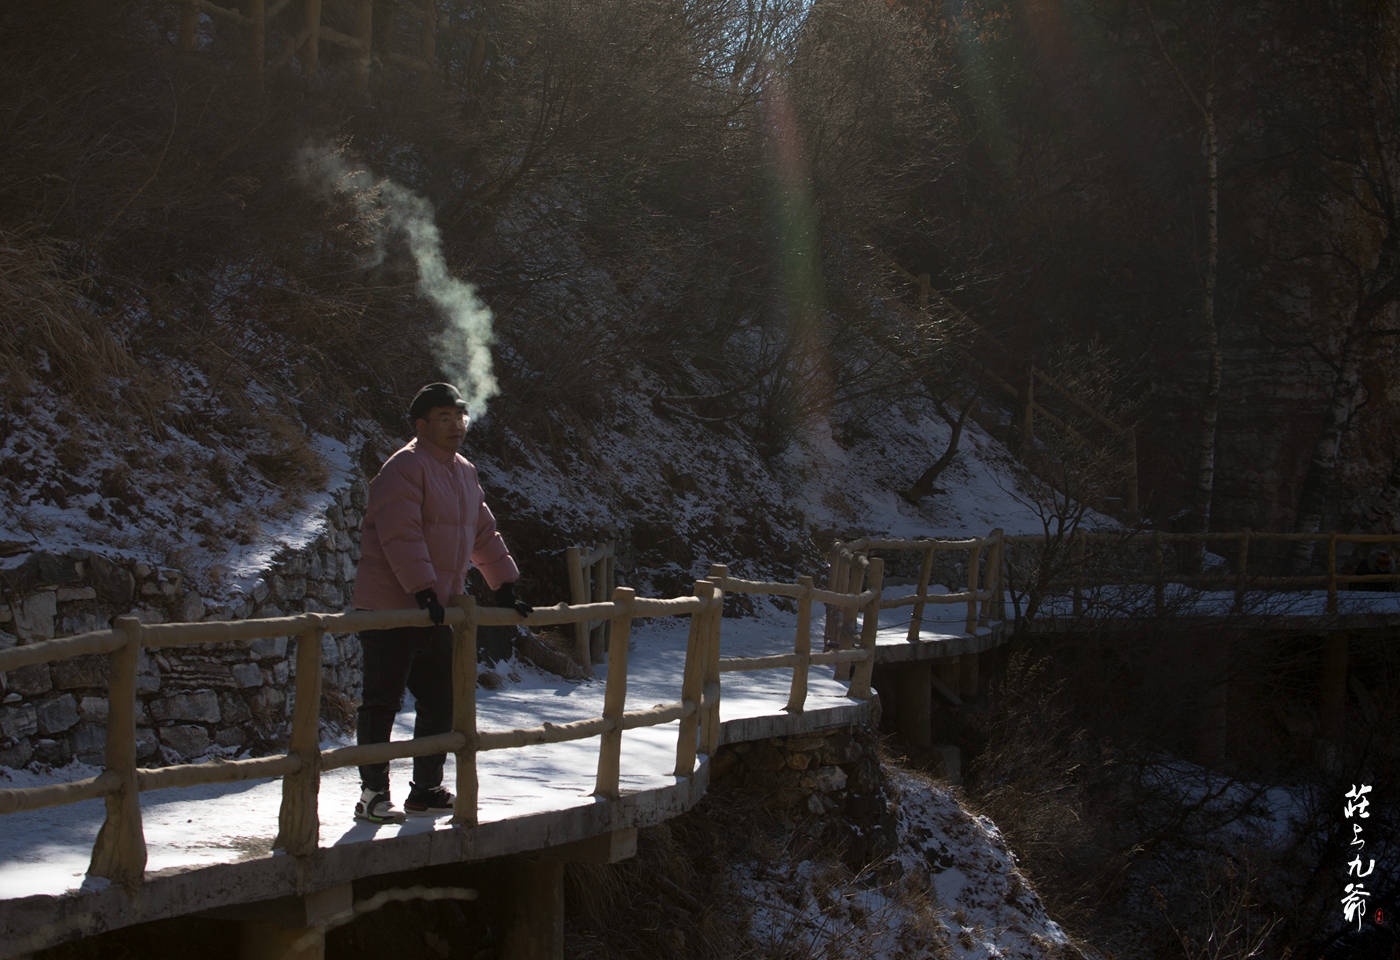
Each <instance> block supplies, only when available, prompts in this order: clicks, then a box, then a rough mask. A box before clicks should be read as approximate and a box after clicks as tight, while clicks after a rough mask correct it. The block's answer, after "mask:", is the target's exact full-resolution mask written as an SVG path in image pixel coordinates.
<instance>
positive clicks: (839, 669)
mask: <svg viewBox="0 0 1400 960" xmlns="http://www.w3.org/2000/svg"><path fill="white" fill-rule="evenodd" d="M874 562H875V561H874V560H873V559H867V560H866V563H865V564H861V563H857V562H855V558H854V557H852V559H851V561H850V562H848V563H847V564H846V565H845V577H846V582H845V583H844V584H843V585H842V587H841V590H840V592H841V593H861V592H862V590H863V588H864V586H865V578H866V575H867V573H868V565H869V564H871V563H874ZM842 611H843V613H842V617H841V632H840V635H839V636H838V637H837V638H836V640H837V643H836V648H837V649H838V650H849V649H851V645H852V643H853V642H854V640H855V628H854V625H853V621H854V620H855V615H854V613H851V612H845V611H846V608H844V607H843V608H842ZM833 674H834V678H835V679H836V680H838V681H840V680H850V679H851V665H850V663H849V662H846V663H838V664H836V669H835V670H834V671H833Z"/></svg>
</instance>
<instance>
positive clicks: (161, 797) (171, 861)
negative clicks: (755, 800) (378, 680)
mask: <svg viewBox="0 0 1400 960" xmlns="http://www.w3.org/2000/svg"><path fill="white" fill-rule="evenodd" d="M794 624H795V618H793V617H791V616H785V615H783V614H780V613H778V612H776V611H772V610H769V611H766V612H764V613H762V614H760V615H758V616H753V617H743V618H735V617H730V618H726V619H725V621H724V624H723V632H722V643H721V655H722V656H725V657H737V656H757V655H761V654H765V653H775V652H781V651H785V650H791V649H792V645H793V642H794V640H795V632H794ZM822 629H823V623H822V622H821V621H820V619H817V620H816V621H815V622H814V624H813V627H812V632H813V643H814V646H815V647H816V648H820V643H821V633H822ZM687 632H688V622H687V620H686V619H685V618H670V619H666V620H650V621H644V622H639V623H638V624H637V625H636V627H635V628H634V630H633V633H632V637H631V642H630V644H629V653H628V708H629V709H638V708H642V707H646V706H650V705H652V704H654V703H661V702H672V701H675V700H677V699H679V696H680V688H679V678H680V673H681V665H682V664H683V663H684V659H685V646H686V636H687ZM896 632H898V634H899V636H900V637H901V638H902V637H903V632H904V627H902V626H900V627H898V628H897V629H896ZM498 669H499V670H500V671H501V672H502V673H504V674H506V675H507V682H506V684H505V685H504V686H503V687H501V688H500V689H498V690H487V689H480V690H478V725H479V728H480V729H482V730H506V729H512V728H519V727H531V726H538V725H541V724H542V723H545V722H550V723H566V722H569V721H573V720H580V719H584V718H587V717H593V716H598V715H600V714H601V712H602V707H603V694H604V684H603V682H602V680H603V678H605V677H606V664H603V665H600V666H598V667H597V668H596V673H595V678H594V679H592V680H586V681H581V682H570V681H565V680H561V679H560V678H558V677H556V676H553V675H550V674H545V673H542V672H540V671H539V670H537V669H535V668H533V667H531V666H530V665H528V664H524V663H521V662H518V661H510V662H508V663H505V664H501V665H498ZM790 681H791V671H790V670H773V671H763V672H753V671H744V672H738V673H727V674H724V675H723V686H722V698H721V719H722V720H723V721H729V720H734V719H738V718H742V717H752V716H763V715H769V714H774V713H778V712H780V711H781V709H782V706H783V704H784V703H786V700H787V696H788V690H789V683H790ZM845 693H846V687H845V684H843V683H837V682H836V681H834V680H832V679H831V677H830V671H829V669H827V670H822V669H818V670H814V671H813V672H812V675H811V678H810V682H809V688H808V701H807V707H808V709H809V710H812V709H818V708H821V707H824V706H838V705H841V704H845V703H849V702H850V701H849V700H847V699H846V696H845ZM412 726H413V712H412V704H411V701H410V703H409V704H408V707H407V709H406V710H405V711H404V712H402V713H401V714H400V716H399V718H398V721H397V723H396V729H395V734H394V738H395V739H408V738H410V737H411V736H412ZM677 733H678V725H677V724H676V723H669V724H665V725H661V726H657V727H649V728H642V729H638V730H631V731H628V732H627V733H626V734H624V737H623V750H622V783H621V785H622V788H623V790H624V791H634V790H646V789H649V788H656V787H662V786H668V785H670V784H672V783H674V782H675V777H674V776H673V775H672V774H671V770H672V769H673V767H674V763H675V749H676V737H677ZM344 742H345V741H327V742H326V743H324V744H323V745H322V746H323V748H330V747H334V746H339V745H341V744H342V743H344ZM597 756H598V738H596V737H595V738H589V739H587V740H580V741H573V742H569V743H560V744H548V745H543V746H536V747H531V748H525V749H520V750H510V751H491V752H487V753H483V754H480V755H479V756H478V771H479V778H480V804H479V817H480V819H481V820H482V821H492V820H500V819H506V818H509V817H514V816H522V815H526V814H530V813H534V812H538V811H544V810H551V809H566V808H568V807H571V806H578V805H587V804H592V803H595V802H597V801H596V800H595V799H594V798H593V797H592V796H591V793H592V790H593V786H594V780H593V778H594V775H595V773H596V769H597ZM410 763H411V761H397V762H396V763H395V766H394V768H393V778H394V784H395V788H396V795H397V797H398V798H399V799H402V797H403V795H404V791H405V788H406V781H407V779H408V769H409V765H410ZM98 772H100V771H98V770H95V769H92V768H89V767H84V766H82V765H79V764H74V765H72V766H69V767H66V768H64V769H62V770H58V771H51V772H47V773H43V774H39V773H35V772H31V771H16V770H5V769H0V787H25V786H35V785H39V784H43V783H50V782H54V781H55V780H72V779H79V778H82V777H87V776H93V775H95V774H96V773H98ZM890 774H891V776H892V777H893V781H892V793H893V794H894V795H895V796H896V797H897V800H896V808H895V812H896V814H897V817H898V824H899V827H898V829H899V836H900V847H899V851H898V853H897V854H896V857H897V859H898V861H899V863H900V867H899V871H898V879H897V881H893V882H892V883H893V885H891V884H889V883H884V882H879V881H876V880H874V879H872V878H871V877H858V878H855V879H853V880H843V881H837V882H836V888H835V889H836V891H837V893H836V895H834V897H833V895H832V894H831V892H830V891H829V890H828V891H827V892H826V893H821V892H818V891H822V890H827V888H828V887H830V886H831V883H832V881H831V879H830V878H829V877H824V876H823V875H822V873H821V871H819V870H818V868H817V867H816V866H815V865H813V864H811V863H810V862H808V863H803V864H798V865H797V866H796V868H795V873H793V874H789V873H788V872H787V871H788V866H787V865H784V864H780V863H750V864H738V865H736V866H735V867H734V872H733V876H734V877H735V878H736V879H735V881H734V882H735V884H736V886H737V887H738V888H739V890H740V893H741V895H742V896H743V897H744V899H745V900H746V901H747V902H748V903H749V904H750V905H751V908H752V911H753V921H752V924H753V931H754V934H755V936H756V937H757V938H758V939H759V940H760V941H762V942H767V941H773V942H775V943H777V942H781V943H788V944H795V943H799V942H801V943H810V944H811V946H812V953H813V955H817V954H818V953H820V954H821V955H824V956H830V957H833V958H836V957H847V956H850V957H857V956H859V957H871V956H880V957H890V958H893V957H897V956H902V955H904V951H905V949H906V948H907V949H909V950H911V951H915V953H914V955H924V954H922V953H919V952H917V951H918V950H922V949H925V948H927V946H928V943H929V942H930V938H932V939H933V940H934V941H936V942H941V943H945V944H947V945H948V947H949V949H951V950H952V951H953V953H952V954H951V955H952V956H956V957H968V958H974V957H987V958H992V957H996V958H1001V957H1007V958H1016V957H1025V958H1033V957H1040V956H1046V955H1048V954H1049V951H1050V950H1051V949H1052V947H1053V946H1054V945H1055V944H1060V943H1064V942H1065V941H1066V938H1065V935H1064V933H1063V932H1062V931H1061V930H1060V928H1059V927H1058V926H1057V925H1056V924H1055V923H1054V922H1053V921H1052V920H1050V919H1049V918H1048V917H1047V916H1046V915H1045V911H1044V908H1043V907H1042V906H1041V904H1040V901H1039V899H1038V897H1036V896H1035V894H1034V893H1033V892H1031V891H1030V889H1029V887H1028V886H1027V884H1026V882H1025V880H1024V878H1023V877H1022V876H1021V875H1020V873H1019V871H1018V870H1017V868H1016V865H1015V857H1014V855H1013V854H1011V853H1010V851H1009V850H1007V848H1006V846H1005V844H1004V843H1003V842H1002V840H1001V837H1000V834H999V833H998V832H997V830H996V827H995V825H994V824H992V823H991V822H990V821H988V820H986V819H985V818H980V817H972V816H970V815H969V814H967V813H966V812H965V811H964V810H963V809H962V808H961V807H960V805H959V804H958V801H957V799H956V797H955V796H954V795H953V793H952V792H951V791H950V790H948V789H947V788H946V787H943V786H941V785H939V784H937V783H935V782H932V781H927V780H924V779H921V778H918V777H915V776H912V775H909V774H905V773H901V772H898V771H890ZM454 776H455V765H454V762H453V758H452V757H451V755H449V756H448V761H447V769H446V772H445V778H446V779H445V782H447V783H449V784H450V783H452V782H453V778H454ZM357 795H358V777H357V775H356V772H355V770H354V769H353V768H349V769H340V770H334V771H329V772H327V773H325V774H323V776H322V782H321V790H320V798H321V799H320V804H321V805H320V816H321V834H320V843H321V845H322V846H333V845H340V844H347V843H361V842H366V841H369V840H372V839H374V838H376V837H382V836H385V835H392V834H396V833H416V832H422V831H426V830H434V829H438V830H444V829H451V827H450V826H448V821H447V818H442V819H439V820H433V819H427V818H410V820H409V821H408V822H406V823H405V824H403V825H402V826H387V825H386V826H376V825H370V824H365V823H358V822H356V821H354V820H353V819H352V818H351V815H350V813H351V808H352V807H353V805H354V802H355V799H356V797H357ZM281 797H282V794H281V785H280V782H279V781H276V780H259V781H251V782H243V783H237V784H226V785H219V786H207V787H198V788H184V789H167V790H158V791H151V792H149V793H143V794H142V797H141V805H142V818H143V825H144V829H145V836H146V843H147V847H148V851H149V860H148V863H147V869H148V870H161V869H165V868H170V867H197V866H200V865H207V864H213V863H220V862H232V861H237V860H241V859H245V858H249V857H258V856H266V855H268V854H269V852H270V850H271V845H272V841H273V838H274V836H275V834H276V831H277V814H278V809H279V806H280V803H281ZM104 814H105V808H104V806H103V803H102V802H101V801H99V800H90V801H84V802H82V803H77V804H70V805H67V806H63V807H57V808H48V809H45V810H38V811H32V812H28V813H22V814H11V815H10V816H8V817H6V818H5V822H4V825H5V829H4V830H3V831H0V897H6V898H9V897H20V896H29V895H33V894H59V893H63V892H65V891H71V890H76V889H79V888H81V887H83V886H85V880H84V873H85V871H86V869H87V865H88V859H89V857H90V855H91V849H92V844H93V842H94V841H95V839H96V837H97V832H98V829H99V827H100V825H101V822H102V818H103V816H104ZM103 882H104V881H87V882H86V885H91V884H94V883H96V884H98V885H100V884H101V883H103ZM872 950H873V951H874V952H872ZM823 951H825V952H823Z"/></svg>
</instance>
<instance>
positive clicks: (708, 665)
mask: <svg viewBox="0 0 1400 960" xmlns="http://www.w3.org/2000/svg"><path fill="white" fill-rule="evenodd" d="M728 575H729V572H728V570H726V571H725V576H728ZM709 602H710V609H709V610H708V611H706V613H705V614H704V620H705V640H706V654H705V682H704V684H703V685H702V686H701V688H700V690H701V699H702V701H703V703H704V706H705V709H704V712H703V713H701V715H700V752H701V753H704V754H705V755H707V756H711V757H713V756H714V755H715V751H716V750H718V749H719V724H720V720H719V704H720V698H721V697H722V695H723V694H722V692H721V690H720V684H719V652H720V650H719V647H720V631H721V629H722V628H723V625H724V587H722V586H720V585H719V584H716V585H715V589H714V593H712V594H711V595H710V598H709Z"/></svg>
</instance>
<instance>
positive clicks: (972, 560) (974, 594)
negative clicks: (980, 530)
mask: <svg viewBox="0 0 1400 960" xmlns="http://www.w3.org/2000/svg"><path fill="white" fill-rule="evenodd" d="M981 583H982V541H981V540H978V541H977V542H975V543H974V544H973V545H972V546H971V548H969V550H968V552H967V620H966V622H965V623H964V624H963V626H964V628H965V632H967V633H976V632H977V607H978V600H979V599H980V598H981V591H980V590H979V589H978V588H979V587H980V586H981Z"/></svg>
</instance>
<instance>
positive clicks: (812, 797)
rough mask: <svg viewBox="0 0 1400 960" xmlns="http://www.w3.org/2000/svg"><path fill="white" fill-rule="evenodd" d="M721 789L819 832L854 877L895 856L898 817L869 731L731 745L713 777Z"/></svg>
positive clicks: (846, 729) (718, 757)
mask: <svg viewBox="0 0 1400 960" xmlns="http://www.w3.org/2000/svg"><path fill="white" fill-rule="evenodd" d="M720 782H724V783H725V784H727V785H730V786H738V787H740V788H742V789H745V790H748V791H750V792H753V793H756V794H758V795H759V796H760V798H761V799H762V802H763V803H764V805H765V806H766V807H767V808H768V809H769V810H771V811H772V812H773V813H774V814H776V815H777V816H779V817H781V818H783V819H784V820H786V821H788V822H790V823H791V824H793V825H794V826H806V827H810V828H812V829H815V830H818V831H820V832H821V833H822V834H823V835H822V836H821V837H820V839H821V840H822V841H823V842H825V843H828V844H831V845H833V847H834V848H835V849H839V850H841V851H842V855H843V857H845V858H846V860H847V861H848V862H849V863H850V864H852V865H853V869H860V868H861V867H863V866H865V865H866V864H868V863H871V862H873V861H875V860H877V859H880V858H881V857H884V856H887V855H888V854H889V853H890V851H891V850H893V849H894V844H895V842H896V840H897V836H896V824H895V817H894V813H893V810H892V808H891V804H890V798H889V796H888V795H887V793H886V790H885V778H884V774H883V772H882V771H881V768H880V755H879V738H878V737H877V735H876V734H875V732H874V731H873V730H872V729H869V728H865V727H838V728H834V729H832V730H826V731H819V732H815V733H808V734H801V735H798V736H793V737H773V738H770V739H767V740H755V741H752V742H748V743H734V744H726V745H725V746H724V747H722V748H720V750H719V751H718V752H717V753H716V754H715V757H714V760H713V761H712V766H711V770H710V783H711V789H714V788H715V785H716V784H718V783H720ZM814 839H816V838H814Z"/></svg>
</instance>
